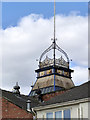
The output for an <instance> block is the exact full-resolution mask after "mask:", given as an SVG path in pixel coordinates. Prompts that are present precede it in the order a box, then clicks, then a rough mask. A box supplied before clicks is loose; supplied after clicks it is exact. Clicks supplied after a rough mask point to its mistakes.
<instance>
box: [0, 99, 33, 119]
mask: <svg viewBox="0 0 90 120" xmlns="http://www.w3.org/2000/svg"><path fill="white" fill-rule="evenodd" d="M0 100H1V99H0ZM2 118H31V119H32V118H33V116H32V114H31V113H29V112H27V111H25V110H23V109H21V108H20V107H18V106H16V105H15V104H13V103H11V102H9V101H8V100H6V99H5V98H2Z"/></svg>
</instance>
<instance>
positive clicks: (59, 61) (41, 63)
mask: <svg viewBox="0 0 90 120" xmlns="http://www.w3.org/2000/svg"><path fill="white" fill-rule="evenodd" d="M52 49H54V43H53V44H52V45H51V46H50V47H49V48H48V49H46V50H45V51H44V52H43V53H42V55H41V56H40V60H39V67H40V68H42V67H45V66H50V65H54V59H50V58H49V57H47V56H46V58H45V60H43V61H41V60H42V58H43V56H44V55H45V54H46V53H47V52H49V51H50V50H52ZM55 49H57V50H58V51H59V52H61V53H62V54H64V56H65V57H66V59H67V61H65V60H64V58H62V56H61V57H60V58H59V59H56V58H55V65H59V66H64V67H65V66H66V67H68V66H69V58H68V55H67V53H66V52H64V50H62V49H61V48H60V47H59V46H58V45H57V44H56V43H55Z"/></svg>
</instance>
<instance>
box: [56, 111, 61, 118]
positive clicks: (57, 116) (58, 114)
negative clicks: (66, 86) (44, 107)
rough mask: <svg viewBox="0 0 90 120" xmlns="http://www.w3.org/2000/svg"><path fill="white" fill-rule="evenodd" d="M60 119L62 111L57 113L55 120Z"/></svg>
mask: <svg viewBox="0 0 90 120" xmlns="http://www.w3.org/2000/svg"><path fill="white" fill-rule="evenodd" d="M58 118H62V111H58V112H55V120H58Z"/></svg>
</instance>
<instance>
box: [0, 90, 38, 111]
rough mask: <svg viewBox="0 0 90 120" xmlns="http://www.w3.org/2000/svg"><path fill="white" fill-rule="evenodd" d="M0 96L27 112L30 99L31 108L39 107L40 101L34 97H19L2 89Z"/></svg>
mask: <svg viewBox="0 0 90 120" xmlns="http://www.w3.org/2000/svg"><path fill="white" fill-rule="evenodd" d="M0 96H2V97H3V98H5V99H7V100H8V101H10V102H11V103H13V104H15V105H17V106H18V107H20V108H22V109H24V110H26V102H27V100H28V99H29V100H30V101H31V108H32V107H34V106H37V104H38V101H37V100H36V99H35V98H34V99H33V98H32V97H29V96H26V95H17V94H15V93H13V92H9V91H5V90H1V89H0Z"/></svg>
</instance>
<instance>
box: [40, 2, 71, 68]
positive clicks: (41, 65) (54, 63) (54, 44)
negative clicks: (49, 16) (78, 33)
mask: <svg viewBox="0 0 90 120" xmlns="http://www.w3.org/2000/svg"><path fill="white" fill-rule="evenodd" d="M55 33H56V30H55V0H54V37H53V43H52V45H51V46H50V47H49V48H47V49H46V50H45V51H44V52H43V53H42V55H41V56H40V59H39V67H40V68H41V67H43V66H45V64H46V66H47V63H48V65H51V64H53V65H54V66H55V65H56V64H57V62H56V61H57V60H56V58H55V57H56V55H55V50H56V49H57V50H58V51H59V52H61V53H63V54H64V55H65V57H66V58H67V63H68V66H69V58H68V55H67V53H66V52H64V50H62V49H61V48H60V47H59V46H58V45H57V44H56V36H55V35H56V34H55ZM52 49H53V59H51V60H50V59H49V61H48V60H47V58H46V59H45V60H44V61H43V62H41V60H42V57H43V56H44V55H45V54H46V53H47V52H49V51H50V50H52ZM47 61H48V62H47ZM50 61H52V62H53V63H52V62H50ZM61 63H62V62H60V63H58V65H61ZM64 63H65V64H66V61H65V60H64ZM64 66H65V65H64ZM66 66H67V65H66Z"/></svg>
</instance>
